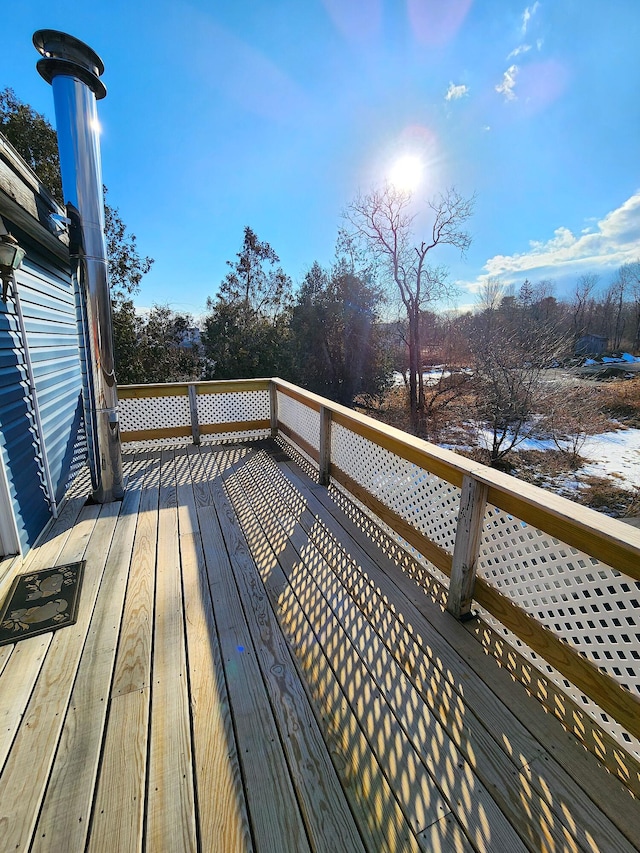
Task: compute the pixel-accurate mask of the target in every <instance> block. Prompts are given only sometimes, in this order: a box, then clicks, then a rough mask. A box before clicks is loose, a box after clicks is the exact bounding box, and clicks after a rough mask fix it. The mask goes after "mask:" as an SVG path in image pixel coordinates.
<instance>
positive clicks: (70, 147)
mask: <svg viewBox="0 0 640 853" xmlns="http://www.w3.org/2000/svg"><path fill="white" fill-rule="evenodd" d="M33 43H34V45H35V47H36V49H37V50H38V52H39V53H41V54H42V57H43V58H42V59H40V60H39V61H38V64H37V66H36V67H37V69H38V71H39V73H40V75H41V76H42V77H44V79H45V80H46V81H47V82H48V83H51V86H52V88H53V99H54V104H55V111H56V129H57V132H58V148H59V151H60V170H61V172H62V189H63V193H64V198H65V202H66V205H67V215H68V217H69V219H70V220H71V225H70V238H71V240H70V250H71V262H72V270H73V273H74V283H75V287H76V293H77V295H78V297H79V304H80V314H81V320H80V323H81V326H82V334H83V338H84V343H85V353H87V360H88V364H87V370H86V374H85V378H84V382H83V386H84V387H83V391H84V404H85V424H86V430H87V443H88V446H89V467H90V469H91V481H92V487H93V499H94V500H95V501H97V502H98V503H109V502H110V501H114V500H120V499H121V498H122V497H123V495H124V487H123V477H122V453H121V450H120V425H119V423H118V394H117V389H116V378H115V371H114V360H113V332H112V327H111V299H110V296H109V276H108V269H107V250H106V244H105V237H104V198H103V192H102V164H101V160H100V138H99V124H98V113H97V109H96V101H97V100H100V99H101V98H104V96H105V95H106V94H107V90H106V88H105V86H104V84H103V83H102V81H101V80H100V79H99V78H100V75H101V74H102V73H103V71H104V65H103V63H102V60H101V59H100V57H99V56H98V55H97V53H95V51H93V50H92V49H91V48H90V47H89V46H88V45H86V44H84V42H81V41H79V39H76V38H74V37H73V36H70V35H67V34H66V33H62V32H58V31H57V30H38V31H37V32H36V33H34V35H33Z"/></svg>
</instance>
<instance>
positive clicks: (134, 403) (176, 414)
mask: <svg viewBox="0 0 640 853" xmlns="http://www.w3.org/2000/svg"><path fill="white" fill-rule="evenodd" d="M118 413H119V418H120V429H121V430H122V432H133V431H136V430H144V429H157V428H158V427H163V428H164V427H182V426H183V427H185V429H186V430H189V429H190V425H191V414H190V412H189V398H188V397H187V396H186V395H172V396H166V397H125V398H123V399H120V400H119V401H118Z"/></svg>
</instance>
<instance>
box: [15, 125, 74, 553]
mask: <svg viewBox="0 0 640 853" xmlns="http://www.w3.org/2000/svg"><path fill="white" fill-rule="evenodd" d="M52 212H56V213H62V211H61V209H60V208H59V207H58V206H57V205H56V204H55V202H54V201H53V200H52V199H51V197H50V196H49V195H48V193H47V192H46V190H44V188H43V187H42V185H41V184H40V183H39V181H38V179H37V177H36V176H35V175H34V174H33V173H32V172H31V171H30V170H29V169H28V167H27V166H26V164H24V162H23V161H22V160H21V159H20V158H19V156H18V155H17V153H16V152H15V151H14V150H13V149H12V148H11V146H9V145H8V143H7V142H6V140H4V139H3V138H2V137H1V136H0V215H1V216H2V220H3V223H4V226H5V227H6V229H7V230H9V231H10V232H11V233H12V234H13V235H14V236H15V237H16V238H17V239H18V242H19V243H20V245H21V246H22V248H23V249H25V250H26V256H25V259H24V261H23V263H22V267H21V268H20V269H19V270H18V271H17V273H16V282H17V287H18V292H19V296H20V303H21V307H22V314H23V318H24V326H25V332H26V334H25V335H23V334H22V332H21V329H20V323H19V319H18V311H17V305H16V301H15V298H14V296H13V293H12V288H11V287H10V288H9V296H8V298H7V301H6V303H5V302H3V301H2V299H0V457H1V460H2V463H3V465H2V467H3V475H4V476H3V481H4V488H3V489H2V490H1V493H0V513H2V514H3V516H4V517H5V522H7V523H6V524H5V528H4V529H5V535H4V536H0V557H2V556H5V555H6V554H7V553H12V552H15V545H16V543H15V539H16V536H13V537H11V536H10V535H7V532H6V531H7V530H9V531H10V530H11V529H12V528H13V529H14V530H15V531H16V532H17V538H18V540H19V545H20V549H21V550H22V552H23V553H24V552H25V551H27V550H28V548H29V547H30V546H31V545H33V543H34V541H35V540H36V538H37V537H38V536H39V534H40V533H41V532H42V530H43V528H44V527H45V526H46V524H47V522H48V521H49V519H50V518H51V517H52V514H53V506H54V503H57V502H59V501H60V500H61V499H62V498H63V496H64V494H65V491H66V489H67V486H68V484H69V482H70V480H71V479H72V478H73V476H74V474H75V473H76V472H77V471H78V470H79V468H80V467H81V466H82V464H84V461H85V459H86V442H85V439H84V428H83V422H84V418H83V410H82V409H83V407H82V396H81V395H82V351H81V347H80V340H79V335H78V327H77V320H76V301H75V295H74V290H73V286H72V281H71V275H70V267H69V254H68V249H67V247H66V245H65V235H56V233H55V226H54V225H53V224H52V223H51V221H50V219H49V214H50V213H52ZM0 296H1V293H0ZM25 346H27V347H28V348H29V353H30V357H31V365H32V370H33V373H32V376H30V375H29V370H28V366H27V360H26V357H25ZM34 399H35V400H37V403H38V405H39V411H40V420H41V426H42V429H41V430H40V429H38V426H37V423H36V418H35V416H34ZM45 459H46V462H47V463H48V469H49V472H50V478H51V483H52V492H53V494H50V493H49V489H48V485H47V477H46V475H45ZM9 514H11V516H12V518H10V519H8V520H7V516H8V515H9ZM0 533H1V531H0ZM10 539H13V540H14V541H13V545H12V544H11V543H10V542H7V540H10Z"/></svg>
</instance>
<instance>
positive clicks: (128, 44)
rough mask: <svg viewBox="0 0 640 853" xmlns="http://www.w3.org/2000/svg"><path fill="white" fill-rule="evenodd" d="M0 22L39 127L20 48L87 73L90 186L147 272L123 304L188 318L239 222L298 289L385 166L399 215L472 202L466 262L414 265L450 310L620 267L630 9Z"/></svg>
mask: <svg viewBox="0 0 640 853" xmlns="http://www.w3.org/2000/svg"><path fill="white" fill-rule="evenodd" d="M2 20H3V34H4V38H3V50H2V51H1V52H0V87H4V86H11V87H12V88H13V89H14V90H15V91H16V93H17V94H18V96H19V97H21V98H22V99H23V100H25V101H27V102H29V103H30V104H31V105H32V106H33V107H35V108H36V109H37V110H39V111H41V112H44V113H45V115H47V116H48V117H49V118H50V120H51V121H52V123H53V122H54V111H53V100H52V94H51V89H50V87H49V86H47V85H46V84H45V83H44V81H43V80H41V78H40V77H39V75H38V74H37V72H36V70H35V62H36V60H37V58H38V57H37V54H36V51H35V49H34V48H33V47H32V44H31V36H32V33H33V31H34V30H36V29H39V28H43V27H49V28H54V29H61V30H65V31H67V32H69V33H71V34H73V35H75V36H77V37H78V38H80V39H82V40H83V41H85V42H87V43H88V44H89V45H91V47H93V48H94V49H95V50H96V51H97V52H98V53H99V54H100V55H101V57H102V58H103V60H104V63H105V67H106V70H105V74H104V77H103V80H104V82H105V84H106V86H107V89H108V95H107V98H106V99H105V100H103V101H101V102H100V104H99V113H100V119H101V123H102V127H103V135H102V156H103V171H104V179H105V183H106V184H107V186H108V187H109V191H110V201H111V202H112V203H113V204H114V205H116V206H117V207H119V208H120V212H121V214H122V216H123V218H124V220H125V222H126V223H127V224H128V225H129V227H130V229H131V230H133V231H134V232H135V233H136V235H137V237H138V242H139V246H140V249H141V251H143V252H144V253H146V254H149V255H151V256H152V257H154V258H155V265H154V267H153V270H152V272H151V273H150V274H149V275H148V276H146V277H145V279H144V280H143V286H142V290H141V293H140V295H139V296H138V298H137V302H138V304H139V305H140V306H150V305H151V304H152V303H154V302H156V303H162V304H169V305H170V306H171V307H173V308H174V309H175V310H180V311H190V312H192V313H194V314H196V315H197V314H199V313H201V312H202V311H203V310H204V305H205V302H206V298H207V296H208V295H214V294H215V291H216V289H217V286H218V284H219V282H220V281H221V279H222V278H223V277H224V275H225V272H226V267H225V261H226V260H227V259H231V258H233V257H234V255H235V253H236V252H237V251H238V249H239V247H240V243H241V240H242V232H243V228H244V226H245V225H250V226H251V227H252V228H253V229H254V230H255V231H256V232H257V234H258V236H259V237H260V238H261V239H263V240H267V241H269V242H270V243H271V245H272V246H273V248H274V249H275V250H276V252H277V253H278V254H279V255H280V258H281V262H282V265H283V267H284V268H285V270H286V271H287V272H288V273H289V274H290V275H291V276H292V278H293V280H294V282H296V283H297V282H299V281H300V280H301V279H302V277H303V276H304V273H305V271H306V270H307V269H308V268H309V266H310V265H311V264H312V262H313V261H314V260H318V261H320V263H323V264H329V263H330V262H331V261H332V258H333V251H334V245H335V238H336V234H337V229H338V226H339V225H340V224H341V213H342V211H343V210H344V208H345V206H346V205H347V204H348V202H349V201H350V199H352V198H353V197H354V195H355V194H356V193H357V192H358V191H359V190H362V191H366V190H368V189H369V188H370V187H372V186H373V185H375V184H376V183H378V184H379V183H381V182H382V181H383V180H384V178H385V176H386V175H388V174H389V171H390V169H391V168H392V166H393V163H394V162H395V161H396V160H397V159H398V157H401V156H402V155H406V154H412V155H414V156H418V157H420V158H421V160H422V162H423V177H422V183H421V185H420V186H419V188H418V189H417V190H416V199H417V200H426V199H428V198H430V197H432V196H434V195H435V194H436V193H438V192H439V191H441V190H444V189H445V188H446V187H448V186H451V185H454V186H455V187H456V188H457V189H458V191H459V192H461V193H462V194H463V195H471V194H472V193H476V195H477V202H476V208H475V214H474V217H473V219H472V221H471V231H472V234H473V243H472V247H471V249H470V251H469V253H468V255H467V257H466V259H465V260H461V259H460V258H459V257H458V256H457V255H456V254H455V253H453V252H448V251H447V250H444V251H443V252H442V253H441V254H440V255H438V254H434V256H433V260H434V261H435V262H438V263H446V264H447V265H448V266H449V268H450V275H451V280H452V281H455V282H457V283H458V286H459V296H458V304H459V305H460V306H464V305H467V304H469V303H471V302H473V299H474V297H473V291H474V289H477V286H478V284H479V283H480V282H481V281H482V280H483V277H486V276H487V275H495V276H498V277H500V279H501V280H502V281H503V282H504V283H505V284H509V283H515V284H516V285H519V284H520V283H521V282H522V281H523V280H524V279H525V278H526V277H528V278H529V279H530V280H532V281H538V280H540V279H551V280H553V281H554V282H555V286H556V294H557V295H560V296H561V295H563V294H564V293H566V292H567V291H568V290H569V289H570V288H571V286H572V285H573V284H574V283H575V281H576V279H577V277H578V276H579V275H580V274H582V273H585V272H595V273H598V274H600V275H601V280H602V282H603V284H607V283H608V282H609V281H610V280H611V278H612V277H613V274H614V273H615V270H616V269H617V268H618V267H619V266H620V265H621V264H622V263H625V262H629V261H633V260H635V259H637V258H638V257H640V62H639V61H638V59H637V52H638V44H639V43H640V2H638V0H615V2H610V3H604V2H602V0H539V2H537V0H534V2H529V3H527V2H519V0H447V2H446V3H445V2H443V0H402V2H401V0H270V2H267V0H233V2H232V0H218V2H215V3H214V2H203V0H194V2H190V3H186V2H185V3H183V2H168V0H154V2H146V0H144V1H143V2H136V1H135V0H128V2H121V0H109V2H103V0H94V2H92V3H86V2H71V0H65V2H58V3H53V2H51V1H50V0H49V2H47V3H44V2H40V0H25V2H22V3H12V4H5V7H3V12H2ZM8 34H11V35H10V37H8ZM418 237H419V232H418Z"/></svg>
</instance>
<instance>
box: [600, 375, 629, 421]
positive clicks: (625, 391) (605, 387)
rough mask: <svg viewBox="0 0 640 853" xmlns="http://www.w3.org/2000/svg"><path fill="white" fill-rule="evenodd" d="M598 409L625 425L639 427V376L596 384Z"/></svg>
mask: <svg viewBox="0 0 640 853" xmlns="http://www.w3.org/2000/svg"><path fill="white" fill-rule="evenodd" d="M597 387H598V397H599V403H600V410H601V411H602V412H603V414H605V415H607V417H610V418H615V419H616V420H618V421H620V422H621V423H623V424H624V425H625V426H628V427H634V428H635V429H640V376H638V377H635V378H634V379H628V380H626V381H623V382H621V381H617V382H602V383H599V384H598V386H597Z"/></svg>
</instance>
